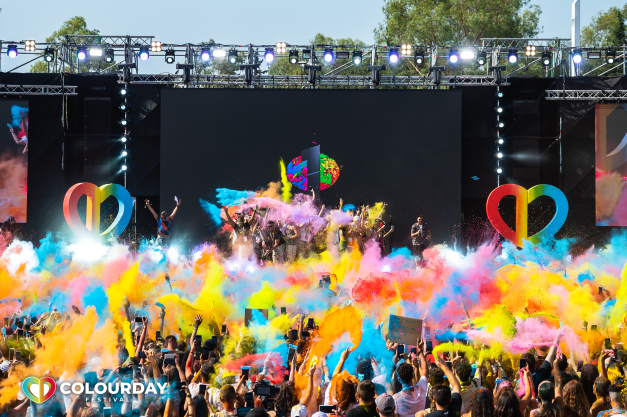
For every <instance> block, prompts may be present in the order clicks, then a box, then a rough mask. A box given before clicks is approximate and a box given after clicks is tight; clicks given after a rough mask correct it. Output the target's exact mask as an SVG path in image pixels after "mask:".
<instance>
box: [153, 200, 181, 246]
mask: <svg viewBox="0 0 627 417" xmlns="http://www.w3.org/2000/svg"><path fill="white" fill-rule="evenodd" d="M180 205H181V200H180V199H179V200H178V201H177V202H176V207H174V211H172V214H170V215H169V216H168V213H167V212H165V211H163V212H161V217H159V216H158V215H157V212H156V211H155V210H154V209H153V208H152V206H151V205H150V201H149V200H146V207H148V208H149V209H150V212H151V213H152V215H153V216H155V220H156V221H157V245H159V246H161V247H162V248H166V247H168V246H170V236H171V231H172V219H173V218H174V216H176V213H177V212H178V210H179V206H180Z"/></svg>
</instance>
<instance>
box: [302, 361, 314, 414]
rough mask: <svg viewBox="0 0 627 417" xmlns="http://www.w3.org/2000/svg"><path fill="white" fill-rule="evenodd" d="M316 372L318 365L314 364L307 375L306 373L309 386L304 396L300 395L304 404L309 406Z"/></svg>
mask: <svg viewBox="0 0 627 417" xmlns="http://www.w3.org/2000/svg"><path fill="white" fill-rule="evenodd" d="M314 372H316V365H314V364H312V365H311V366H310V367H309V372H308V373H307V375H305V376H306V377H307V388H305V390H304V391H303V394H302V396H301V397H300V403H301V404H302V405H304V406H307V404H309V401H311V396H312V395H313V388H314V387H313V386H314V382H313V377H314Z"/></svg>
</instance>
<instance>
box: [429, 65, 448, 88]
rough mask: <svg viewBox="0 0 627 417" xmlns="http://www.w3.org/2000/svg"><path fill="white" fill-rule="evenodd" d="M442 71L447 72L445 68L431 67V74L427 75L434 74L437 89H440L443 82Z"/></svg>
mask: <svg viewBox="0 0 627 417" xmlns="http://www.w3.org/2000/svg"><path fill="white" fill-rule="evenodd" d="M442 71H446V67H445V66H439V67H429V74H427V76H429V75H430V74H431V73H433V84H435V86H436V87H439V86H440V83H441V82H442Z"/></svg>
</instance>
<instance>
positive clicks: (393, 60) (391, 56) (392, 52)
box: [388, 48, 398, 64]
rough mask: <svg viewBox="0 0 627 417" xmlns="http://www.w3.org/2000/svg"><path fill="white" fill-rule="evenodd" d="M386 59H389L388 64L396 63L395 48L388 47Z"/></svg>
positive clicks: (396, 52)
mask: <svg viewBox="0 0 627 417" xmlns="http://www.w3.org/2000/svg"><path fill="white" fill-rule="evenodd" d="M388 60H389V61H390V64H396V63H398V51H397V50H396V48H391V49H390V53H389V55H388Z"/></svg>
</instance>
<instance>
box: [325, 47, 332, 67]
mask: <svg viewBox="0 0 627 417" xmlns="http://www.w3.org/2000/svg"><path fill="white" fill-rule="evenodd" d="M331 61H333V49H330V48H329V49H325V50H324V62H326V63H327V64H328V63H330V62H331Z"/></svg>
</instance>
